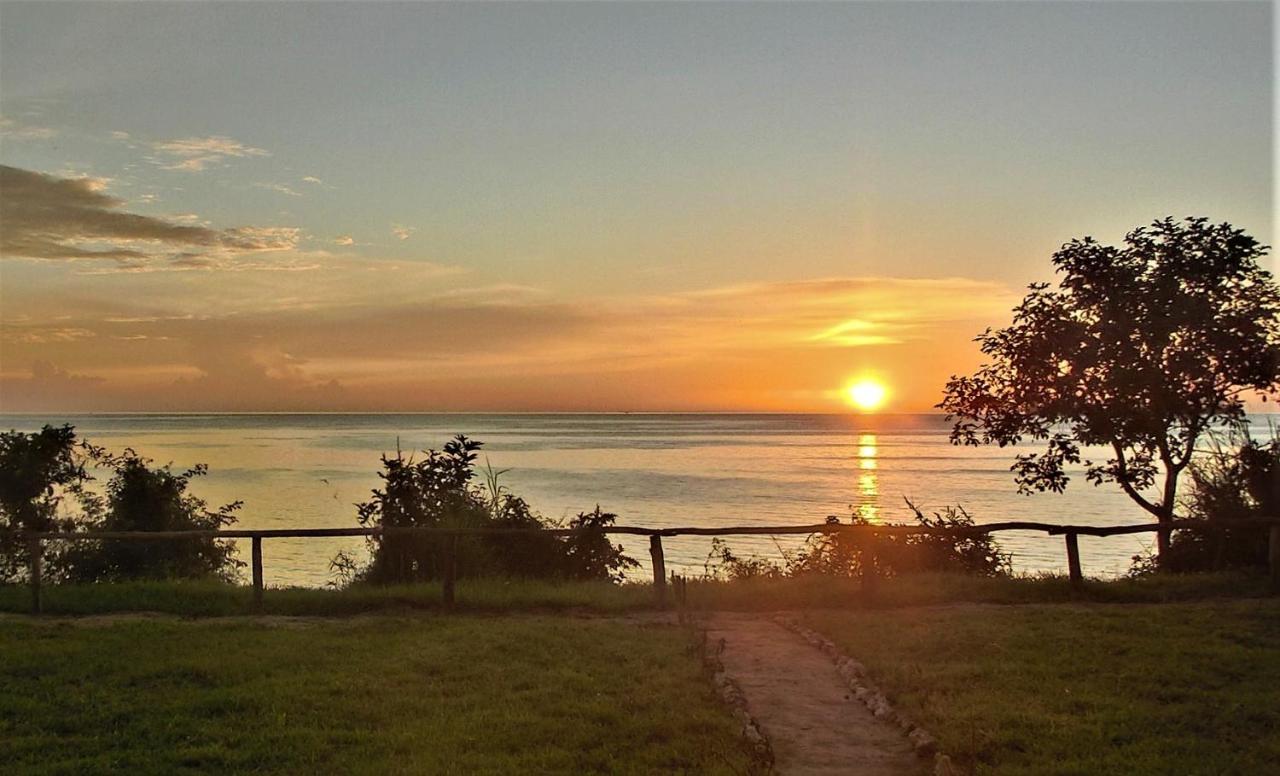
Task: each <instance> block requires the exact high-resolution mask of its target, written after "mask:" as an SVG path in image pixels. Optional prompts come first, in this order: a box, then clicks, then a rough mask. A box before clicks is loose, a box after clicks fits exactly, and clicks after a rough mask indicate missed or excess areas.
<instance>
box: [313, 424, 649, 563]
mask: <svg viewBox="0 0 1280 776" xmlns="http://www.w3.org/2000/svg"><path fill="white" fill-rule="evenodd" d="M482 446H483V444H482V443H481V442H478V441H475V440H472V439H468V438H467V437H465V436H463V435H461V434H460V435H458V436H456V437H454V438H453V439H452V440H450V441H449V442H448V443H446V444H445V445H444V448H443V449H442V450H439V451H436V450H427V451H425V453H424V457H423V458H422V459H421V460H417V461H415V460H414V459H413V457H412V456H409V457H406V456H405V455H404V454H403V453H402V452H400V451H399V450H397V451H396V454H395V456H394V457H388V456H385V455H384V456H383V457H382V468H383V470H382V472H380V473H379V476H380V477H381V478H382V481H383V483H384V485H383V487H382V488H381V489H376V490H374V491H373V498H371V499H370V500H369V501H367V502H365V503H362V504H358V505H357V519H358V520H359V521H360V524H361V525H362V526H382V527H424V528H457V529H503V528H506V529H523V530H528V531H529V533H519V534H506V535H503V534H496V533H495V534H491V535H485V536H476V537H460V538H458V539H457V542H456V546H455V555H454V557H455V562H456V568H455V572H456V575H457V576H458V577H465V576H516V577H552V578H565V579H579V580H588V579H597V580H615V581H619V580H621V579H622V575H623V573H624V570H625V569H627V568H631V567H635V566H636V565H638V564H637V563H636V562H635V561H634V560H633V559H631V558H629V557H627V556H626V555H623V554H622V549H621V547H618V546H616V545H614V544H613V543H611V542H610V541H609V540H608V537H607V535H606V534H605V533H604V532H603V529H604V528H606V527H608V526H609V525H612V524H613V522H614V520H615V519H616V515H613V514H610V513H608V512H602V511H601V510H600V508H599V507H598V506H597V507H596V509H595V511H593V512H588V513H582V514H579V515H578V516H577V517H576V518H574V519H573V520H572V521H571V522H570V523H569V526H568V527H570V528H583V529H586V530H585V531H583V532H582V533H578V534H575V535H573V536H570V537H563V538H562V537H559V536H556V535H555V534H552V533H550V532H549V531H545V529H547V528H555V527H559V526H556V525H554V524H551V523H548V522H546V521H544V520H543V519H542V518H541V517H539V516H538V515H537V514H535V513H534V512H533V510H532V509H531V508H530V507H529V505H528V503H526V502H525V500H524V499H522V498H520V497H518V496H515V495H513V494H511V493H509V492H507V491H506V489H505V488H503V487H502V486H500V485H499V483H498V478H499V475H500V474H501V472H495V471H494V470H493V469H491V468H490V469H488V472H487V473H488V477H487V487H482V486H478V485H476V484H474V479H475V475H476V466H475V462H476V458H477V457H478V455H479V453H478V451H479V450H480V448H481V447H482ZM446 541H448V540H447V539H446V538H444V537H439V536H430V535H426V536H405V535H401V536H395V535H384V536H373V537H370V538H369V541H368V544H369V552H370V561H369V563H368V565H366V566H364V567H363V568H361V567H359V566H358V565H357V564H356V563H355V562H354V561H353V560H352V559H351V558H349V557H347V556H339V557H338V558H335V559H334V563H333V567H334V568H335V570H337V571H338V573H339V574H340V576H344V577H346V578H347V579H349V580H351V581H367V582H375V583H404V582H419V581H430V580H435V579H440V578H441V577H442V576H443V572H444V568H443V563H444V559H445V551H446V547H445V544H444V543H445V542H446Z"/></svg>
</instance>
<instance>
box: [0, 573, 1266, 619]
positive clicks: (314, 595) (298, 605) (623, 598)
mask: <svg viewBox="0 0 1280 776" xmlns="http://www.w3.org/2000/svg"><path fill="white" fill-rule="evenodd" d="M1267 590H1268V580H1267V577H1266V576H1265V575H1262V574H1247V573H1240V572H1235V573H1214V574H1185V575H1167V576H1166V575H1152V576H1149V577H1142V578H1139V579H1117V580H1110V581H1092V582H1089V583H1087V584H1086V586H1085V588H1084V590H1080V591H1078V590H1073V589H1072V588H1071V586H1070V585H1069V584H1068V582H1067V580H1066V578H1065V577H1056V576H1037V577H1014V578H1008V579H990V578H985V577H973V576H965V575H960V574H936V573H933V574H912V575H908V576H902V577H896V578H893V579H886V580H883V581H882V582H881V584H880V587H879V590H878V592H877V594H876V596H875V598H874V599H868V598H867V597H866V596H865V595H864V594H863V592H862V588H861V584H860V583H859V581H858V580H854V579H838V578H832V577H822V576H806V577H798V578H793V579H746V580H737V581H733V582H715V581H699V580H690V582H689V598H688V606H689V607H690V608H692V609H699V610H715V609H723V610H738V611H776V610H780V609H805V608H868V607H870V608H885V607H903V606H920V605H928V604H941V603H955V602H975V603H1001V604H1014V603H1057V602H1082V601H1092V602H1110V603H1155V602H1169V601H1195V600H1208V599H1217V598H1224V597H1225V598H1239V597H1254V596H1261V595H1265V594H1266V593H1267ZM43 598H44V610H45V611H46V612H47V613H50V614H70V615H81V614H107V613H111V612H139V611H145V612H165V613H170V614H180V615H183V616H187V617H214V616H229V615H245V614H250V613H252V612H253V596H252V593H251V591H250V590H249V588H248V587H246V586H243V585H230V584H224V583H219V582H118V583H102V584H89V585H47V586H46V587H45V588H44V596H43ZM653 607H654V597H653V588H652V586H651V585H648V584H641V583H627V584H621V585H615V584H611V583H608V582H557V581H549V580H524V579H495V578H486V579H463V580H459V582H458V585H457V608H458V609H459V610H460V611H472V612H491V613H496V612H510V611H530V610H540V611H566V610H579V609H580V610H586V611H593V612H602V613H616V612H626V611H638V610H644V609H652V608H653ZM442 608H443V607H442V604H441V591H440V585H439V584H438V583H425V584H417V585H388V586H375V585H356V586H352V587H349V588H346V589H342V590H333V589H317V588H269V589H267V591H266V593H265V595H264V597H263V612H264V613H265V614H282V615H305V616H347V615H352V614H361V613H368V612H388V611H390V612H395V611H408V610H412V611H439V610H441V609H442ZM30 610H31V591H30V590H29V589H28V588H27V587H25V586H22V585H0V612H12V613H26V612H29V611H30Z"/></svg>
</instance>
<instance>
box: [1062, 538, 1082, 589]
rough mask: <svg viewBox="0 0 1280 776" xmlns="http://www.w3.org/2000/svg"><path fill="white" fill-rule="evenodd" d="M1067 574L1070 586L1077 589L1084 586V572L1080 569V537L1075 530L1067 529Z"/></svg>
mask: <svg viewBox="0 0 1280 776" xmlns="http://www.w3.org/2000/svg"><path fill="white" fill-rule="evenodd" d="M1066 537H1067V574H1068V576H1069V577H1070V578H1071V586H1072V587H1073V588H1075V589H1077V590H1079V589H1080V588H1081V587H1083V586H1084V573H1083V572H1081V571H1080V537H1079V536H1078V535H1077V534H1076V532H1075V531H1067V533H1066Z"/></svg>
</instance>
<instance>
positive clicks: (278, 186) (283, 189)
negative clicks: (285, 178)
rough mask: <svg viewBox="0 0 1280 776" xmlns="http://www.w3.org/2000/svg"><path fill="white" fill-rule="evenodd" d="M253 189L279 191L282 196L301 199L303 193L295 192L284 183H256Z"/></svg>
mask: <svg viewBox="0 0 1280 776" xmlns="http://www.w3.org/2000/svg"><path fill="white" fill-rule="evenodd" d="M253 187H254V188H256V189H267V190H268V191H277V192H279V193H281V194H288V195H289V196H291V197H301V196H302V192H300V191H295V190H294V189H291V188H289V187H288V186H286V185H284V184H283V183H255V184H253Z"/></svg>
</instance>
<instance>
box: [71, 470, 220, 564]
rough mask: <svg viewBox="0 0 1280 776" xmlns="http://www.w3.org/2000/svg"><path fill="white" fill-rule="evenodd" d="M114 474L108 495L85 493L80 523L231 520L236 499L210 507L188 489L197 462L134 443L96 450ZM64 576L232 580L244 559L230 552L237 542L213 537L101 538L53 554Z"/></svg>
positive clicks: (187, 527)
mask: <svg viewBox="0 0 1280 776" xmlns="http://www.w3.org/2000/svg"><path fill="white" fill-rule="evenodd" d="M99 460H100V462H102V463H105V464H106V465H108V466H110V467H111V468H112V469H113V470H114V473H113V474H112V476H111V480H110V481H109V482H108V483H107V489H106V495H105V497H103V496H99V495H97V494H92V493H84V494H83V495H82V499H81V502H82V504H83V509H84V516H83V517H82V518H81V521H80V522H81V523H82V524H83V525H84V526H85V527H86V528H88V529H89V530H92V531H216V530H218V529H221V528H223V527H225V526H228V525H231V524H233V523H235V521H236V517H235V512H236V511H237V510H238V509H239V508H240V502H238V501H236V502H232V503H230V504H227V505H225V506H222V507H219V508H217V509H210V508H209V505H208V503H206V502H205V501H204V499H201V498H198V497H197V496H195V495H193V494H192V493H190V492H189V490H188V487H189V486H190V484H191V480H192V478H194V477H201V476H203V475H205V474H206V473H207V472H208V467H206V466H205V465H204V464H196V465H195V466H193V467H192V468H190V469H187V470H186V471H181V472H175V471H173V470H172V469H171V468H170V467H169V466H161V467H153V466H152V461H151V460H149V459H147V458H143V457H142V456H140V455H138V454H137V453H135V452H134V451H133V450H125V451H124V453H123V454H121V455H118V456H106V455H100V456H99ZM56 564H57V566H58V567H59V569H60V572H61V574H62V575H63V576H65V577H66V578H68V579H73V580H77V581H84V582H101V581H117V580H124V579H195V578H202V577H212V578H220V579H224V580H231V579H233V578H234V577H235V575H236V570H237V569H238V568H240V567H241V566H243V565H244V564H243V563H242V562H240V561H238V560H236V558H235V543H234V542H218V541H216V540H214V539H211V538H210V539H205V538H200V539H176V540H165V541H123V540H106V541H101V542H93V543H80V544H77V545H75V546H73V547H72V548H71V549H69V550H67V551H66V552H65V553H63V554H62V555H61V556H60V557H59V558H58V559H57V561H56Z"/></svg>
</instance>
